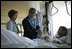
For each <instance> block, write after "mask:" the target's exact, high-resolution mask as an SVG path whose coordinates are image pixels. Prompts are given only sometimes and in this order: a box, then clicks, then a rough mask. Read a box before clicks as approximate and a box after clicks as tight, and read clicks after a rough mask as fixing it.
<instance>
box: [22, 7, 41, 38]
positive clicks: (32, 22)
mask: <svg viewBox="0 0 72 49" xmlns="http://www.w3.org/2000/svg"><path fill="white" fill-rule="evenodd" d="M22 25H23V28H24V35H23V36H25V37H28V38H30V39H36V38H37V35H38V33H39V32H41V29H40V26H39V25H38V22H37V19H36V9H35V8H30V9H29V15H28V16H27V17H26V18H25V19H23V21H22Z"/></svg>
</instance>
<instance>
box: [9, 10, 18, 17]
mask: <svg viewBox="0 0 72 49" xmlns="http://www.w3.org/2000/svg"><path fill="white" fill-rule="evenodd" d="M16 13H18V12H17V11H15V10H13V9H12V10H10V11H9V12H8V17H9V18H12V17H13V16H14V15H15V14H16Z"/></svg>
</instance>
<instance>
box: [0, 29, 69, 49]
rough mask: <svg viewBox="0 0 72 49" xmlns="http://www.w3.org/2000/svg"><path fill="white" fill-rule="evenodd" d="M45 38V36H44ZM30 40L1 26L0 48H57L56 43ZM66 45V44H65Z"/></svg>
mask: <svg viewBox="0 0 72 49" xmlns="http://www.w3.org/2000/svg"><path fill="white" fill-rule="evenodd" d="M44 39H45V40H46V38H44ZM35 40H37V41H34V40H31V39H29V38H27V37H20V36H19V35H17V34H16V33H14V32H12V31H9V30H6V29H3V28H1V48H58V47H57V45H56V44H54V43H50V42H46V41H44V40H40V39H35ZM66 46H68V45H66Z"/></svg>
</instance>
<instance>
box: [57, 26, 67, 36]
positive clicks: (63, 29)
mask: <svg viewBox="0 0 72 49" xmlns="http://www.w3.org/2000/svg"><path fill="white" fill-rule="evenodd" d="M66 34H67V28H66V27H64V26H60V27H59V29H58V35H60V37H62V36H66Z"/></svg>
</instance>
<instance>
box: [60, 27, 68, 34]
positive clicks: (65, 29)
mask: <svg viewBox="0 0 72 49" xmlns="http://www.w3.org/2000/svg"><path fill="white" fill-rule="evenodd" d="M60 28H62V30H63V31H64V32H65V35H66V34H67V28H66V27H65V26H60Z"/></svg>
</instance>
